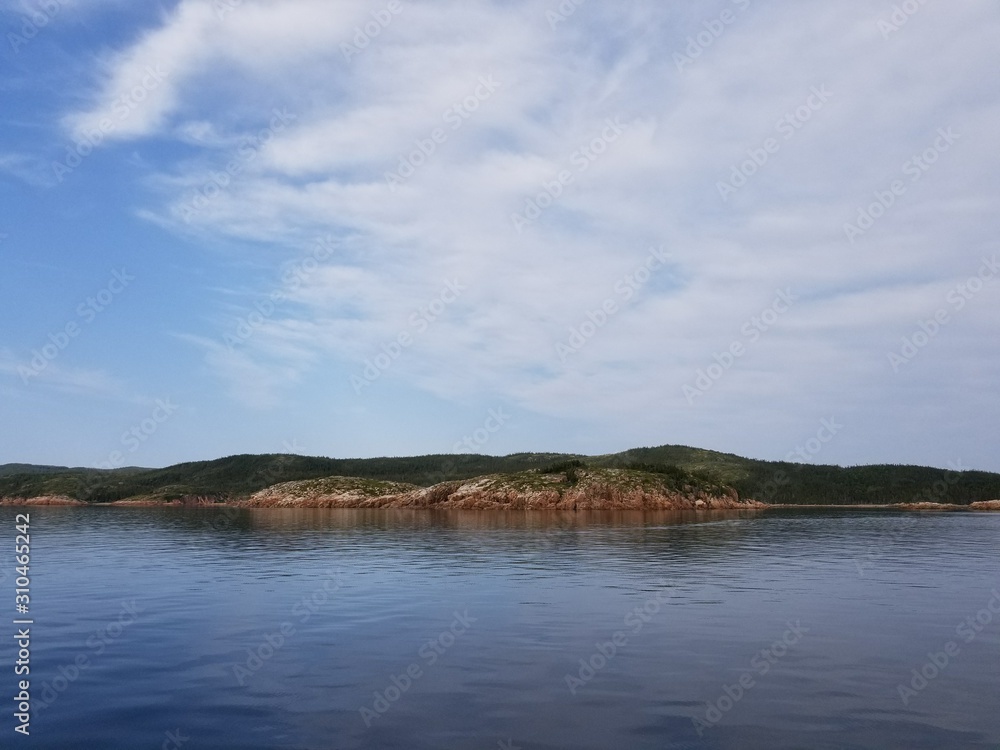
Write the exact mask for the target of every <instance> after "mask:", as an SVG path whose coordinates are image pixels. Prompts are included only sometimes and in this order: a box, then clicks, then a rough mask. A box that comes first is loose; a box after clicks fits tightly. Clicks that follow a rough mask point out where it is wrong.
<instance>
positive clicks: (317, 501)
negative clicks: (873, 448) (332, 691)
mask: <svg viewBox="0 0 1000 750" xmlns="http://www.w3.org/2000/svg"><path fill="white" fill-rule="evenodd" d="M247 500H248V498H241V499H239V500H236V501H235V502H215V501H209V500H208V499H207V498H202V497H197V498H180V499H176V500H146V499H136V500H115V501H113V502H108V503H89V502H85V501H83V500H77V499H75V498H71V497H68V496H65V495H62V496H60V495H46V496H41V497H28V498H20V497H3V498H0V507H4V506H9V507H64V508H84V507H85V508H188V509H191V508H195V509H209V508H218V509H232V510H288V509H297V508H303V509H306V508H308V509H341V510H421V511H423V510H449V511H451V510H475V511H483V510H486V511H494V512H498V513H506V512H511V511H567V510H569V511H574V512H576V511H580V512H583V511H614V512H622V511H630V512H664V511H672V512H688V513H709V512H712V513H714V512H727V511H728V512H732V511H737V512H747V511H756V512H761V513H766V512H767V511H772V510H852V511H875V510H889V511H900V512H909V513H989V512H995V511H1000V500H988V501H983V502H976V503H971V504H969V505H949V504H946V503H881V504H863V505H862V504H858V505H843V504H840V505H808V504H801V503H794V504H792V503H789V504H780V505H778V504H766V503H759V502H756V501H744V500H740V501H733V502H727V503H720V504H718V505H716V504H714V503H713V504H712V505H709V504H705V505H699V506H692V507H622V506H620V505H617V506H613V505H610V504H609V505H606V506H603V507H602V506H601V505H600V504H596V505H595V504H588V505H587V506H586V507H578V506H577V507H567V505H565V504H562V503H560V504H559V505H555V506H529V505H526V504H522V503H515V504H508V505H503V506H499V505H494V506H493V507H463V506H456V505H449V504H445V503H442V504H438V505H415V504H405V505H396V504H392V503H385V504H372V503H371V498H368V499H362V498H337V502H336V503H333V502H331V501H330V500H328V499H321V498H310V499H305V500H302V501H299V502H289V503H283V504H273V505H258V504H252V503H248V502H247Z"/></svg>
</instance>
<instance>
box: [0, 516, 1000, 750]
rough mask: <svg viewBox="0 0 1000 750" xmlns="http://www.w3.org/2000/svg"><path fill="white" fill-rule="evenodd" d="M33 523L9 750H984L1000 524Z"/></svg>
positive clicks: (988, 732) (440, 519) (637, 520)
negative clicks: (24, 732) (21, 729)
mask: <svg viewBox="0 0 1000 750" xmlns="http://www.w3.org/2000/svg"><path fill="white" fill-rule="evenodd" d="M14 513H15V510H14V509H11V508H2V509H0V520H5V521H7V528H12V526H13V518H14ZM31 513H32V528H33V536H32V542H33V560H32V574H33V578H32V588H33V591H32V595H33V601H32V606H33V615H34V616H35V618H36V625H35V626H34V630H33V649H34V650H33V655H32V692H33V696H34V698H35V700H36V711H37V709H38V708H39V707H40V706H39V703H40V702H41V701H42V698H43V696H44V697H45V702H47V703H48V704H49V705H47V706H46V707H44V708H42V710H41V711H38V712H37V713H36V716H35V717H34V719H33V723H32V730H33V731H32V736H31V737H30V738H29V739H27V740H26V741H21V740H22V738H20V737H18V738H17V739H18V744H19V745H23V746H25V747H39V748H41V747H44V748H87V749H88V750H89V749H90V748H118V747H121V748H130V749H131V748H140V747H161V746H163V743H164V742H166V741H167V740H168V736H167V734H166V733H167V732H172V733H174V732H177V731H180V733H181V735H180V736H182V737H188V738H190V739H187V740H185V741H184V744H183V745H182V746H183V747H186V748H408V749H409V748H445V747H446V748H497V747H500V746H501V744H500V743H503V745H502V746H507V744H506V743H508V741H509V742H510V743H511V745H510V746H513V747H521V748H525V750H527V749H529V748H618V747H628V748H633V747H640V748H641V747H649V748H702V747H703V748H737V747H739V748H757V747H759V748H805V747H808V748H883V747H907V748H965V747H969V748H976V747H982V748H986V747H989V748H996V747H997V745H998V743H1000V716H998V712H997V711H996V708H995V707H996V704H997V699H998V698H1000V690H998V687H997V679H996V665H997V657H998V656H1000V653H998V652H1000V615H997V620H996V622H993V621H992V614H991V613H990V606H991V604H992V602H993V601H994V590H995V589H997V588H998V587H1000V562H998V558H997V555H996V550H997V542H998V541H1000V515H965V514H948V515H920V516H917V515H902V514H891V513H883V512H853V513H847V512H828V511H809V512H785V511H782V512H773V511H769V512H766V513H754V512H737V513H734V512H713V513H670V512H655V513H642V512H560V511H553V512H516V513H496V512H479V511H451V512H432V511H405V510H330V509H259V510H234V509H178V508H170V509H127V508H87V509H76V508H36V509H33V510H32V511H31ZM8 567H9V564H8ZM3 585H4V586H7V587H11V586H12V584H11V583H10V582H9V581H7V582H6V583H4V584H3ZM996 604H997V606H998V607H1000V595H998V596H997V598H996ZM130 612H131V613H132V614H129V613H130ZM982 613H985V615H986V617H988V618H989V622H987V623H986V624H983V625H982V626H981V627H979V629H978V630H975V631H962V632H963V633H965V634H967V633H969V632H971V633H973V635H974V637H973V638H972V639H971V640H969V641H967V640H966V639H965V637H963V636H960V635H959V631H958V628H959V626H960V625H961V624H962V623H963V622H964V621H966V619H967V618H968V617H972V618H973V622H974V623H975V622H976V620H975V618H976V617H977V616H978V617H980V618H981V620H985V619H986V618H984V617H983V615H982ZM949 644H953V646H954V648H952V649H951V651H950V652H949V653H951V654H953V655H952V656H949V657H948V663H947V664H945V665H944V666H943V667H940V668H938V670H937V671H938V673H937V674H935V675H934V676H933V677H932V678H931V679H929V680H927V679H925V682H926V684H925V685H923V686H922V687H920V689H919V690H913V688H912V686H911V688H910V689H911V690H912V691H913V694H912V695H910V694H909V693H906V691H905V690H904V694H905V695H906V702H904V700H903V698H902V697H901V695H900V690H899V686H900V685H904V686H910V685H911V682H913V681H914V680H915V679H917V678H915V676H914V674H913V671H912V670H914V669H916V670H922V669H925V667H926V665H927V662H928V659H929V656H928V655H929V654H930V655H931V656H934V657H935V658H939V657H937V655H938V654H940V653H942V652H943V650H944V649H946V648H947V647H948V645H949ZM4 648H5V649H7V651H6V652H2V653H3V654H4V658H5V663H6V664H8V665H10V664H11V663H12V661H13V659H12V658H11V656H12V652H11V650H10V644H7V645H6V646H5V647H4ZM956 649H957V653H956ZM81 659H82V662H81V661H80V660H81ZM80 663H83V664H85V666H83V667H82V668H80V669H78V670H77V672H76V674H75V676H74V673H73V669H72V668H73V665H75V664H80ZM933 671H934V670H933V668H932V669H929V670H926V673H929V672H933ZM2 674H3V675H4V676H3V678H0V687H3V688H4V689H5V690H11V691H12V690H13V688H14V683H13V675H12V674H11V670H10V669H8V668H5V669H4V670H3V672H2ZM70 677H72V679H70ZM915 684H916V685H917V686H920V685H921V683H920V681H919V679H917V682H916V683H915ZM11 694H13V693H11ZM695 720H697V721H695ZM7 736H10V734H8V735H7ZM173 736H174V737H176V736H177V735H176V734H175V735H173ZM2 746H3V747H6V746H7V740H4V742H3V743H2Z"/></svg>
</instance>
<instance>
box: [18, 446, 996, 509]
mask: <svg viewBox="0 0 1000 750" xmlns="http://www.w3.org/2000/svg"><path fill="white" fill-rule="evenodd" d="M574 461H579V462H582V463H583V464H584V465H587V466H591V467H594V468H629V467H631V468H640V469H643V470H645V471H651V472H654V473H660V474H664V475H667V476H674V477H675V478H677V479H678V480H679V481H680V480H683V481H691V480H695V481H697V482H698V484H699V485H701V486H711V485H718V486H728V487H733V488H734V489H736V490H737V491H738V492H739V494H740V496H741V497H745V498H753V499H756V500H761V501H763V502H766V503H774V504H790V503H795V504H833V505H852V504H867V503H875V504H881V503H894V502H913V501H933V502H941V503H952V504H957V505H967V504H969V503H972V502H977V501H983V500H995V499H997V498H1000V474H993V473H988V472H977V471H967V472H949V471H945V470H942V469H933V468H927V467H918V466H858V467H852V468H843V467H839V466H814V465H809V464H792V463H785V462H769V461H758V460H754V459H748V458H742V457H740V456H735V455H731V454H726V453H719V452H716V451H709V450H701V449H698V448H688V447H684V446H674V445H665V446H659V447H654V448H635V449H632V450H628V451H624V452H622V453H615V454H608V455H602V456H581V455H575V454H559V453H517V454H513V455H509V456H481V455H430V456H412V457H397V458H389V457H386V458H362V459H337V458H319V457H310V456H296V455H286V454H267V455H239V456H229V457H226V458H220V459H216V460H214V461H197V462H193V463H184V464H177V465H175V466H168V467H166V468H163V469H142V468H134V467H133V468H124V469H115V470H110V471H106V470H99V469H86V468H68V467H52V466H32V465H28V464H6V465H3V466H0V497H37V496H41V495H67V496H69V497H73V498H76V499H79V500H85V501H89V502H98V503H101V502H111V501H114V500H122V499H125V498H129V497H136V496H152V497H160V498H164V499H174V498H179V497H184V496H191V495H196V496H207V497H216V498H218V499H220V500H221V499H224V498H227V497H244V496H246V495H249V494H251V493H253V492H256V491H258V490H261V489H264V488H265V487H269V486H271V485H274V484H278V483H280V482H289V481H298V480H306V479H321V478H324V477H331V476H341V477H359V478H364V479H375V480H379V481H385V482H403V483H407V484H414V485H419V486H423V487H427V486H430V485H433V484H438V483H440V482H444V481H449V480H457V479H471V478H473V477H478V476H483V475H486V474H513V473H517V472H524V471H531V470H536V471H545V470H551V469H552V468H553V467H556V468H559V465H560V464H568V463H571V462H574ZM563 469H564V470H565V467H563Z"/></svg>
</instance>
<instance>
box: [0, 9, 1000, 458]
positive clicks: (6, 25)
mask: <svg viewBox="0 0 1000 750" xmlns="http://www.w3.org/2000/svg"><path fill="white" fill-rule="evenodd" d="M0 8H2V10H3V37H4V38H3V40H2V44H0V47H2V50H3V52H2V55H3V66H4V67H3V70H4V72H3V76H2V78H0V80H2V85H0V101H2V110H0V113H2V114H0V132H2V141H0V199H2V205H3V211H2V214H0V258H2V269H3V273H2V276H0V285H2V287H0V288H2V295H0V311H2V316H3V320H4V321H5V325H4V326H3V329H2V334H0V404H2V407H0V408H2V411H0V414H2V418H3V425H4V430H3V432H2V437H0V463H2V462H7V461H21V462H32V463H54V464H72V465H88V466H94V465H143V466H160V465H167V464H170V463H175V462H179V461H185V460H200V459H207V458H214V457H218V456H223V455H229V454H234V453H242V452H254V453H267V452H284V451H294V452H299V453H306V454H311V455H329V456H376V455H408V454H424V453H447V452H452V451H454V450H456V449H458V446H460V444H461V443H463V442H465V443H466V445H465V446H464V447H461V448H460V449H461V450H462V451H467V450H469V448H470V446H471V447H472V448H474V449H475V450H476V451H477V452H482V453H492V454H506V453H512V452H518V451H566V452H570V451H572V452H582V453H603V452H612V451H618V450H623V449H626V448H629V447H635V446H641V445H661V444H668V443H669V444H686V445H694V446H698V447H703V448H711V449H715V450H723V451H728V452H733V453H738V454H742V455H747V456H753V457H758V458H765V459H781V458H785V457H786V456H788V455H789V454H790V453H792V452H793V451H798V450H799V449H800V448H802V447H805V448H806V449H805V450H804V452H799V454H798V457H797V458H796V460H809V461H813V462H817V463H839V464H863V463H882V462H889V463H914V464H929V465H934V466H940V467H942V468H946V467H949V466H956V465H957V466H961V467H965V468H978V469H989V470H997V471H1000V451H998V450H997V429H996V425H997V424H998V422H1000V391H998V389H997V387H996V384H997V382H998V381H1000V344H998V337H997V320H998V313H1000V268H998V267H997V261H996V258H997V255H998V252H1000V239H998V237H1000V232H998V229H1000V226H998V224H1000V221H998V212H997V209H996V207H997V206H998V205H1000V194H998V193H1000V190H998V178H997V174H1000V169H998V168H1000V163H998V162H1000V129H998V128H997V122H998V119H1000V97H998V84H997V81H996V76H995V74H994V73H995V69H996V62H997V53H996V48H995V40H996V39H997V38H998V35H1000V9H998V8H997V7H996V4H995V3H992V2H987V1H985V0H967V2H963V3H960V4H945V3H933V2H925V3H920V2H917V0H908V2H906V3H902V4H894V3H889V2H883V1H881V0H878V1H876V0H846V1H845V2H840V3H835V4H834V3H793V2H790V1H778V2H770V3H762V2H756V0H732V1H729V0H718V1H715V2H701V3H687V4H679V3H660V2H652V1H650V2H636V3H599V2H596V0H582V1H581V0H577V1H576V2H572V1H567V2H563V3H560V2H556V1H554V0H553V1H552V2H542V1H541V0H539V1H537V2H534V1H532V2H518V1H516V0H505V1H503V2H500V1H499V0H497V1H496V2H484V1H479V0H464V1H462V2H459V1H458V0H454V1H452V2H449V1H448V0H443V1H435V2H418V1H412V2H406V1H404V0H398V2H397V1H396V0H393V2H388V1H387V2H384V3H383V2H371V3H362V2H351V1H348V0H342V1H341V0H338V1H336V2H334V1H320V0H281V1H280V2H278V1H277V0H242V1H240V0H218V2H216V1H215V0H212V1H208V0H181V1H180V2H163V3H159V4H156V3H149V4H146V3H141V4H140V3H126V2H124V1H123V0H74V1H72V2H70V1H69V0H65V1H64V2H59V1H58V0H52V2H49V3H44V2H37V1H36V0H0ZM497 415H499V418H497ZM824 420H826V422H824ZM830 424H833V425H835V426H836V427H835V428H834V429H833V430H831V429H830V428H829V425H830ZM831 433H832V434H831ZM809 446H811V447H809Z"/></svg>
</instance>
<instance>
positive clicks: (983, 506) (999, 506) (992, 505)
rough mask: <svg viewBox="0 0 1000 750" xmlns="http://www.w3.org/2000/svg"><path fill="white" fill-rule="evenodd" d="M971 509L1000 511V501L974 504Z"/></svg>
mask: <svg viewBox="0 0 1000 750" xmlns="http://www.w3.org/2000/svg"><path fill="white" fill-rule="evenodd" d="M969 507H970V508H972V510H1000V500H986V501H984V502H981V503H973V504H972V505H970V506H969Z"/></svg>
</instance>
